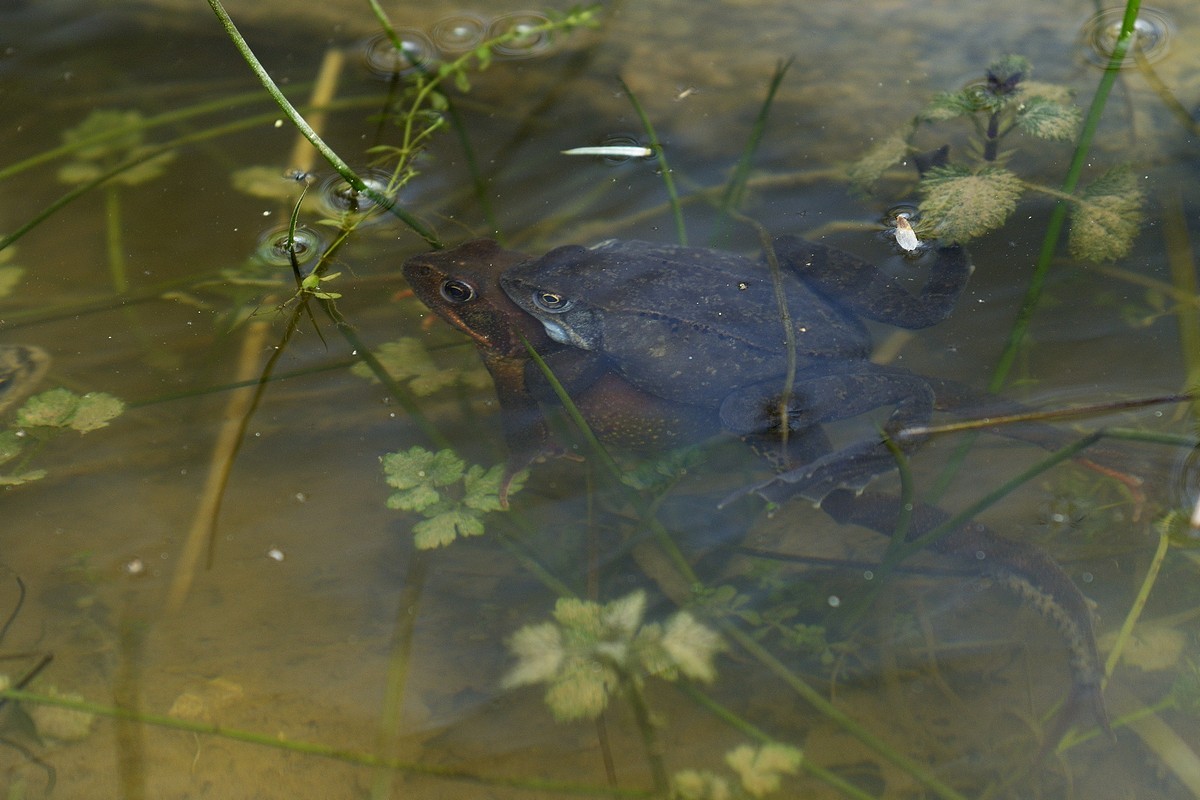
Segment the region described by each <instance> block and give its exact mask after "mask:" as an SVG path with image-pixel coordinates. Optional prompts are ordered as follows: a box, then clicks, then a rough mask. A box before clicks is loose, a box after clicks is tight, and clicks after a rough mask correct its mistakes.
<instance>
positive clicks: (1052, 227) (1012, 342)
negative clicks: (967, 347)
mask: <svg viewBox="0 0 1200 800" xmlns="http://www.w3.org/2000/svg"><path fill="white" fill-rule="evenodd" d="M1140 7H1141V0H1128V2H1127V3H1126V4H1125V16H1124V18H1123V19H1122V20H1121V32H1120V34H1118V36H1117V41H1116V44H1115V46H1114V47H1113V52H1112V56H1111V57H1110V58H1109V61H1108V66H1107V67H1106V68H1105V71H1104V76H1103V77H1102V78H1101V79H1100V83H1099V85H1098V86H1097V87H1096V94H1095V96H1093V97H1092V103H1091V105H1090V106H1089V107H1088V113H1087V117H1086V119H1085V120H1084V124H1083V130H1082V131H1081V132H1080V135H1079V141H1078V142H1077V143H1076V145H1075V153H1074V155H1073V156H1072V158H1071V164H1070V166H1069V167H1068V168H1067V175H1066V177H1065V178H1064V179H1063V184H1062V191H1063V193H1065V194H1073V193H1074V191H1075V187H1076V186H1077V185H1078V184H1079V177H1080V175H1082V174H1083V168H1084V166H1085V165H1086V163H1087V156H1088V151H1089V150H1090V149H1091V146H1092V139H1093V138H1095V136H1096V129H1097V127H1098V126H1099V124H1100V117H1101V116H1102V115H1103V113H1104V106H1105V104H1106V103H1107V101H1108V95H1109V93H1110V92H1111V91H1112V87H1113V84H1114V83H1115V82H1116V80H1117V74H1118V72H1119V71H1120V69H1121V64H1122V62H1124V60H1125V55H1126V53H1127V52H1128V51H1129V46H1130V44H1131V43H1132V41H1133V37H1134V23H1135V22H1136V21H1137V15H1138V9H1139V8H1140ZM1066 219H1067V204H1066V203H1065V202H1063V201H1062V200H1059V201H1058V203H1056V204H1055V206H1054V210H1053V211H1052V212H1051V214H1050V221H1049V222H1048V223H1047V225H1046V234H1045V236H1044V237H1043V238H1042V247H1041V250H1040V251H1039V253H1038V260H1037V263H1036V264H1035V265H1034V269H1033V275H1032V276H1031V277H1030V279H1029V286H1028V287H1027V288H1026V290H1025V299H1024V301H1023V302H1022V304H1021V309H1020V311H1018V312H1017V318H1016V321H1015V322H1014V323H1013V327H1012V330H1011V331H1010V332H1009V335H1008V342H1007V343H1006V344H1005V346H1004V351H1003V352H1002V353H1001V354H1000V360H999V362H998V363H997V364H996V369H995V371H994V372H993V373H992V380H991V383H990V384H989V386H988V388H989V389H990V390H991V391H993V392H998V391H999V390H1000V389H1001V388H1003V386H1004V383H1005V381H1006V380H1007V379H1008V374H1009V372H1010V371H1011V370H1012V366H1013V364H1014V363H1015V362H1016V358H1017V354H1018V353H1019V352H1020V349H1021V346H1022V344H1023V343H1024V341H1025V335H1026V333H1027V332H1028V330H1029V325H1030V322H1031V321H1032V319H1033V315H1034V313H1035V312H1036V311H1037V307H1038V304H1039V303H1040V301H1041V298H1042V291H1043V289H1044V288H1045V285H1046V277H1047V274H1048V273H1049V271H1050V264H1051V262H1052V261H1053V259H1054V253H1055V251H1056V250H1057V249H1058V240H1059V238H1060V237H1061V235H1062V229H1063V225H1064V224H1065V222H1066Z"/></svg>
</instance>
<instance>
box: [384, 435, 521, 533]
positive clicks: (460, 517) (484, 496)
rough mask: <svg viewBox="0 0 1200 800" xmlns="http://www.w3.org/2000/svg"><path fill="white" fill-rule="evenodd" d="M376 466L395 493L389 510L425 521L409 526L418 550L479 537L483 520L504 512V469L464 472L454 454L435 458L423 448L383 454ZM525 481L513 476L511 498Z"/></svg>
mask: <svg viewBox="0 0 1200 800" xmlns="http://www.w3.org/2000/svg"><path fill="white" fill-rule="evenodd" d="M379 460H380V462H381V463H382V464H383V472H384V475H385V477H386V480H387V483H388V485H389V486H391V487H393V488H394V489H397V490H398V491H396V492H393V493H392V494H391V496H389V497H388V499H387V506H388V508H395V509H399V510H402V511H416V512H419V513H420V514H422V515H423V516H424V517H425V519H423V520H422V521H420V522H418V523H417V524H416V525H414V526H413V542H414V544H416V546H417V549H418V550H429V549H432V548H435V547H444V546H445V545H448V544H450V543H451V542H453V541H454V540H455V539H457V538H459V537H460V536H480V535H482V534H483V531H484V526H483V517H484V515H485V514H487V513H488V512H490V511H500V510H501V509H502V508H503V507H504V506H503V503H502V502H501V500H500V483H501V481H502V479H503V478H504V466H503V465H496V466H494V467H492V468H491V469H484V468H483V467H481V466H479V465H478V464H473V465H471V467H470V468H468V467H467V465H466V462H465V461H463V460H462V459H461V458H459V457H458V455H457V454H455V452H454V451H453V450H439V451H438V452H436V453H435V452H432V451H430V450H426V449H425V448H423V447H412V448H410V449H408V450H405V451H401V452H396V453H388V454H387V455H384V456H382V457H381V458H380V459H379ZM525 477H526V474H525V473H518V474H517V475H516V477H514V478H513V479H512V483H511V484H510V485H509V489H508V493H509V494H510V495H512V494H515V493H516V492H518V491H520V489H521V487H522V486H523V485H524V483H525Z"/></svg>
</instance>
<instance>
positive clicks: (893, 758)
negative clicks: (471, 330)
mask: <svg viewBox="0 0 1200 800" xmlns="http://www.w3.org/2000/svg"><path fill="white" fill-rule="evenodd" d="M719 624H720V625H721V629H722V630H723V631H724V632H725V634H726V635H727V636H729V638H730V639H733V640H734V641H735V642H737V643H738V645H739V646H740V647H741V648H742V649H744V650H745V651H746V652H748V653H749V654H750V655H752V656H754V658H755V659H757V660H758V661H759V663H761V664H762V665H763V666H765V667H766V668H767V669H768V670H770V671H771V673H772V674H774V675H775V676H776V677H777V678H779V679H780V680H782V681H783V682H784V683H786V684H787V685H788V687H790V688H791V689H792V691H794V692H796V694H798V695H800V696H801V697H802V698H804V700H805V702H807V703H808V704H809V705H811V706H812V707H813V708H815V709H816V710H817V711H819V712H820V713H821V714H822V715H824V716H825V717H827V718H828V719H829V720H830V721H831V722H833V723H834V724H836V725H837V726H838V727H840V728H841V729H842V730H844V731H845V732H846V733H848V734H850V735H851V736H853V737H854V738H855V739H858V740H859V741H860V742H862V743H863V744H864V745H866V746H867V747H868V748H870V749H871V750H872V751H874V752H875V753H878V754H879V756H880V757H882V758H884V759H885V760H887V761H889V762H890V763H892V764H894V765H896V766H897V767H899V768H900V769H902V770H904V771H905V772H907V773H908V774H909V775H911V776H912V777H913V779H915V780H916V781H918V782H919V783H921V784H923V785H924V786H925V787H926V788H927V789H929V791H931V792H932V793H933V794H935V795H937V796H938V797H941V798H943V800H966V798H965V797H963V795H961V794H959V793H958V792H956V791H955V790H954V789H952V788H951V787H949V786H947V785H946V784H944V783H942V781H941V780H939V779H938V778H937V776H936V775H934V774H933V773H932V772H930V771H929V769H928V768H926V767H925V766H924V765H923V764H918V763H917V762H916V761H913V760H912V759H911V758H909V757H908V756H906V755H904V754H903V753H901V752H899V751H898V750H896V749H895V748H893V747H892V746H891V745H889V744H888V743H887V742H885V741H883V740H882V739H880V738H879V737H877V736H876V735H875V734H873V733H871V731H870V730H868V729H867V728H866V727H865V726H863V725H862V724H860V723H859V722H858V721H857V720H855V719H853V718H852V717H850V716H849V715H848V714H846V713H845V712H844V711H842V710H841V709H840V708H838V707H837V706H835V705H834V704H833V703H831V702H829V701H828V700H826V699H825V697H824V695H822V694H821V693H820V692H818V691H817V690H816V689H814V688H812V687H811V686H809V685H808V683H806V682H805V681H804V680H803V679H801V678H800V677H799V676H798V675H796V674H795V673H793V672H792V671H791V670H790V669H788V667H787V666H786V665H785V664H784V663H783V662H782V661H780V660H779V659H777V658H776V657H775V656H774V655H773V654H772V653H771V651H769V650H767V649H766V648H765V647H763V646H762V644H761V643H760V642H758V640H756V639H754V638H753V637H751V636H750V635H749V634H747V633H745V632H744V631H743V630H742V629H741V628H738V627H737V626H736V625H734V624H732V623H730V622H727V621H719Z"/></svg>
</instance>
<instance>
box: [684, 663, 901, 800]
mask: <svg viewBox="0 0 1200 800" xmlns="http://www.w3.org/2000/svg"><path fill="white" fill-rule="evenodd" d="M676 685H677V686H678V688H679V690H680V691H682V692H683V693H684V694H686V695H687V696H688V697H690V698H691V699H692V700H693V701H695V702H696V703H697V704H698V705H701V706H703V707H704V708H707V709H708V710H709V711H710V712H712V714H713V715H714V716H716V717H717V718H718V719H720V720H721V721H723V722H725V723H726V724H727V725H729V726H730V727H732V728H734V729H736V730H738V731H741V732H742V733H744V734H745V735H746V736H749V737H750V738H752V739H756V740H758V741H760V742H763V743H775V742H778V741H779V740H778V739H776V738H775V737H773V736H771V735H770V734H769V733H767V732H766V731H764V730H763V729H762V728H759V727H757V726H755V725H752V724H751V723H749V722H747V721H746V720H744V719H742V718H741V717H740V716H739V715H738V714H737V713H735V712H734V711H731V710H730V709H728V708H726V707H725V706H723V705H721V704H720V703H718V702H717V701H716V700H714V699H713V698H712V697H709V696H708V695H707V694H705V693H704V692H702V691H700V690H699V689H697V688H696V687H695V686H693V685H691V684H689V683H682V684H676ZM800 766H801V768H802V769H803V770H804V771H805V772H807V773H808V774H809V775H812V776H813V777H814V778H816V779H817V780H819V781H821V782H822V783H825V784H828V785H829V786H832V787H833V788H834V789H837V790H838V791H839V792H841V793H842V794H844V795H845V796H846V797H850V798H853V800H878V798H877V797H876V796H875V795H873V794H868V793H867V792H864V791H863V790H862V789H860V788H858V787H857V786H855V785H854V784H852V783H850V782H849V781H847V780H846V779H845V778H843V777H842V776H840V775H838V774H837V773H836V772H831V771H830V770H827V769H825V768H824V767H821V766H818V765H817V764H815V763H813V761H812V760H811V759H808V758H806V759H804V760H803V761H802V762H800Z"/></svg>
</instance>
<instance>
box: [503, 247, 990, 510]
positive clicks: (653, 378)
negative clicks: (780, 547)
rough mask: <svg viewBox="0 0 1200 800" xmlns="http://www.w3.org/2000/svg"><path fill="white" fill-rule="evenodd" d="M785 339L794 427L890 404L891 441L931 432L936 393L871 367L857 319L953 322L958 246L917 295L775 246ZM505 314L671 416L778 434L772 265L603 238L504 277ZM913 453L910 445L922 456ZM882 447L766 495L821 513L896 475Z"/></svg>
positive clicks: (827, 253) (876, 273)
mask: <svg viewBox="0 0 1200 800" xmlns="http://www.w3.org/2000/svg"><path fill="white" fill-rule="evenodd" d="M772 248H773V251H774V254H775V256H776V258H777V259H778V263H779V265H780V267H781V269H780V287H779V288H780V290H781V291H782V293H783V295H784V297H786V307H787V310H788V314H789V316H790V329H791V333H792V338H793V340H794V347H795V356H796V365H795V369H796V372H795V378H794V380H793V381H792V384H791V387H790V392H789V395H788V401H789V402H788V407H787V422H788V427H789V429H790V430H793V431H804V430H806V429H810V428H813V427H815V426H817V425H820V424H822V423H826V422H833V421H836V420H840V419H847V418H850V417H856V416H859V415H861V414H864V413H866V412H869V411H871V410H873V409H876V408H881V407H892V408H894V411H893V413H892V416H891V418H890V419H889V420H888V422H887V423H886V424H885V431H886V432H887V433H889V434H894V433H895V432H896V431H898V430H900V429H901V428H904V427H906V426H909V425H914V424H920V423H924V422H926V421H927V420H928V419H929V417H930V415H931V414H932V412H933V409H934V404H935V399H936V398H935V394H934V392H933V389H932V388H931V387H930V385H929V382H928V381H927V380H926V379H925V378H923V377H921V376H919V375H914V374H912V373H910V372H908V371H906V370H902V369H899V368H896V367H884V366H878V365H875V364H872V363H871V362H870V361H869V360H868V358H869V356H870V353H871V338H870V336H869V334H868V333H867V330H866V328H865V326H864V325H863V323H862V319H864V318H868V319H872V320H877V321H881V322H886V323H889V324H892V325H898V326H901V327H906V328H922V327H927V326H929V325H933V324H935V323H936V322H939V321H941V320H943V319H945V318H946V316H947V315H948V314H949V313H950V311H951V310H952V309H953V307H954V303H955V301H956V300H957V299H958V297H959V295H960V294H961V293H962V291H963V289H964V287H965V286H966V283H967V279H968V277H969V276H970V274H971V263H970V260H969V259H968V257H967V254H966V252H965V251H964V250H963V248H961V247H958V246H950V247H942V248H938V249H937V250H934V251H933V252H932V253H931V255H930V257H929V260H930V261H931V262H932V263H931V264H930V267H929V275H928V278H927V280H926V281H925V283H924V286H923V287H922V289H921V291H920V292H919V293H918V294H915V295H914V294H911V293H910V292H908V290H907V289H905V288H904V286H903V285H901V284H900V283H899V282H898V281H896V280H895V279H892V278H889V277H887V276H886V275H885V274H883V273H882V272H881V271H880V270H879V269H878V268H876V267H875V266H874V265H873V264H871V263H869V262H867V261H865V260H863V259H861V258H859V257H857V256H855V255H852V254H850V253H846V252H844V251H841V250H837V249H835V248H831V247H828V246H826V245H822V244H819V243H816V242H809V241H806V240H804V239H800V238H798V237H795V236H780V237H777V238H776V239H775V240H774V241H773V242H772ZM500 284H501V286H502V287H503V288H504V291H505V292H507V293H508V295H509V297H511V298H512V300H513V302H514V303H516V304H517V305H518V306H520V307H521V308H522V309H524V310H525V311H527V312H528V313H529V314H531V315H533V316H534V317H537V318H538V319H539V320H541V321H542V324H543V325H544V326H545V329H546V333H547V335H548V336H549V337H550V338H551V339H553V340H554V341H556V342H559V343H562V344H566V345H570V346H573V347H575V348H577V349H581V350H585V351H587V352H590V353H593V354H594V355H595V356H596V358H598V359H601V360H603V361H604V362H605V364H606V365H607V369H610V370H611V371H613V372H616V373H617V374H619V375H621V376H623V377H624V378H625V379H626V380H628V381H629V383H631V384H632V385H634V386H636V387H637V388H639V389H642V390H644V391H646V392H649V393H651V394H655V395H658V396H659V397H663V398H665V399H667V400H671V401H674V402H678V403H692V404H698V405H702V406H705V407H715V408H718V409H719V415H720V419H721V422H722V424H723V426H724V427H725V428H726V429H728V430H730V431H732V432H734V433H737V434H739V435H743V436H746V435H762V434H766V435H774V434H777V432H778V429H779V426H780V420H781V414H780V413H779V406H780V399H781V397H782V395H783V389H784V386H783V383H784V380H785V375H786V374H787V355H788V345H787V337H786V330H785V326H784V324H783V323H782V322H781V315H780V313H779V304H778V301H777V300H776V286H775V284H774V282H773V280H772V277H771V272H770V270H769V268H768V266H767V263H766V262H765V260H759V261H755V260H752V259H749V258H745V257H743V256H740V255H737V254H734V253H727V252H723V251H720V250H709V249H705V248H698V247H680V246H677V245H665V244H653V243H649V242H639V241H619V240H612V241H607V242H603V243H601V244H599V245H597V246H596V247H593V248H590V249H589V248H584V247H579V246H576V245H569V246H566V247H560V248H557V249H555V250H552V251H550V252H549V253H547V254H546V255H544V256H542V257H541V258H536V259H531V260H529V261H527V262H525V263H523V264H520V265H517V266H514V267H513V268H511V269H509V270H507V271H506V272H505V273H504V275H503V277H502V278H501V279H500ZM918 443H919V442H917V441H912V442H908V443H906V444H908V445H910V446H915V445H916V444H918ZM893 466H894V458H893V456H892V455H891V453H890V451H888V449H887V448H886V447H884V446H883V444H882V443H881V442H880V440H879V438H878V437H874V438H873V439H872V440H871V441H864V442H862V443H859V444H857V445H855V446H852V447H851V448H849V449H846V450H843V451H841V452H838V453H834V454H830V455H828V456H827V457H824V458H821V459H816V460H812V461H809V462H808V463H805V464H803V465H801V466H798V467H796V468H795V469H793V470H789V471H787V472H784V473H783V474H782V475H780V476H778V477H777V478H775V479H773V480H772V481H771V482H770V484H769V485H767V486H763V487H759V491H760V493H762V494H764V496H768V498H769V499H772V500H778V499H780V496H778V494H779V492H777V491H776V489H777V488H779V487H782V488H781V489H780V491H782V494H783V496H790V495H792V494H796V493H800V494H803V495H804V496H805V497H808V498H809V499H811V500H813V501H814V502H819V501H820V500H821V499H822V498H823V497H824V495H825V494H827V493H828V492H830V491H832V490H834V489H837V488H843V487H848V488H854V489H861V488H863V486H865V485H866V483H867V482H869V480H870V479H871V478H872V477H873V476H874V475H877V474H880V473H882V472H887V471H890V470H891V469H892V468H893Z"/></svg>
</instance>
